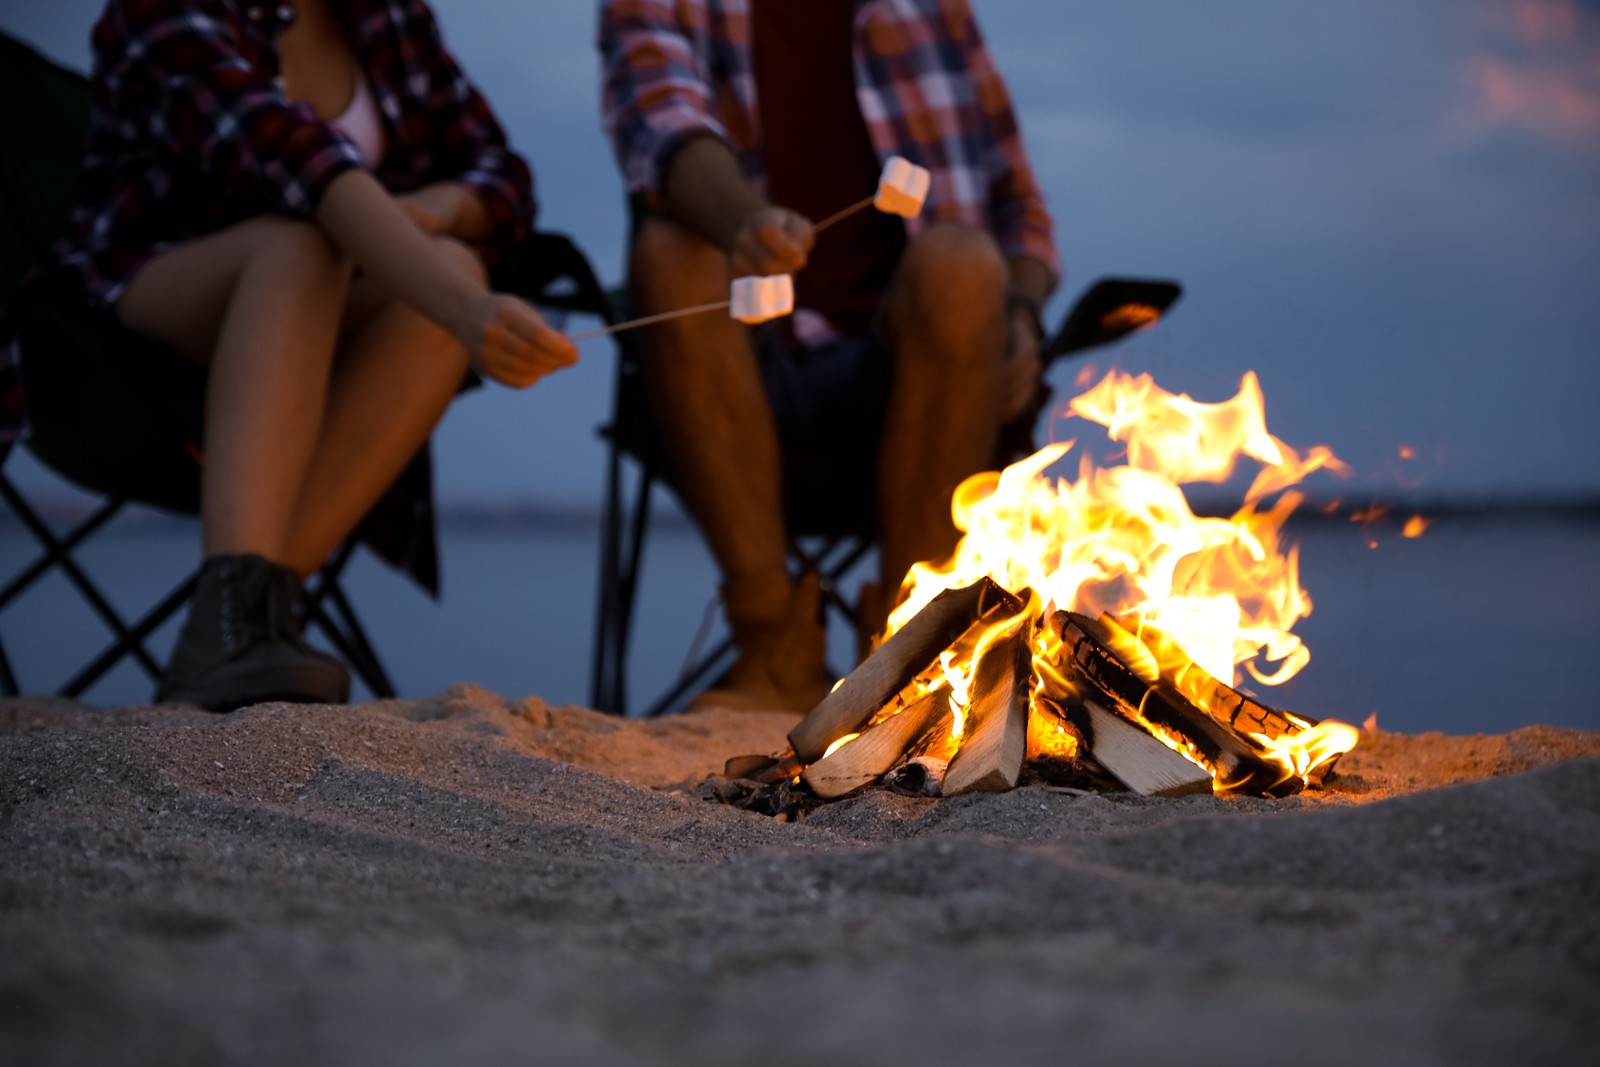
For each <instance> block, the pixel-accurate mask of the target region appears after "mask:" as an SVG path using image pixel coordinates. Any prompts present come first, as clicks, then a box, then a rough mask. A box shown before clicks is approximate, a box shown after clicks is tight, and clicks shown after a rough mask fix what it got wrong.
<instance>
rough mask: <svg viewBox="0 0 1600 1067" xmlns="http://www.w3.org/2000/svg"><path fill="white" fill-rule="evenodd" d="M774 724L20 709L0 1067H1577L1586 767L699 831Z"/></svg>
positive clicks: (922, 804)
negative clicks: (711, 787) (49, 1066)
mask: <svg viewBox="0 0 1600 1067" xmlns="http://www.w3.org/2000/svg"><path fill="white" fill-rule="evenodd" d="M789 725H791V720H790V719H788V718H785V717H783V716H778V715H763V714H750V713H746V714H743V715H738V714H732V713H710V714H699V715H689V716H684V717H681V718H677V719H672V720H668V721H662V722H653V723H639V722H623V721H618V720H614V719H610V718H607V717H605V716H601V715H598V714H596V713H594V712H591V711H587V710H584V709H581V708H549V707H546V706H545V705H544V704H543V703H541V702H540V701H538V700H533V699H524V700H517V701H508V700H504V699H502V698H500V697H499V696H496V695H495V694H493V693H489V692H486V691H484V690H481V689H477V688H474V687H470V686H463V687H456V688H453V689H451V690H448V691H446V692H445V693H442V694H439V695H437V696H435V697H432V698H429V699H426V700H421V701H415V702H401V701H390V702H382V703H373V704H365V705H359V706H354V707H348V708H332V707H297V706H289V705H263V706H261V707H257V708H253V709H249V710H246V711H242V712H239V713H236V714H233V715H228V716H213V715H206V714H203V713H200V712H188V711H179V710H170V709H155V708H144V707H130V708H122V709H117V710H97V709H90V708H85V707H82V706H79V705H75V704H72V703H68V702H64V701H52V700H45V699H32V700H24V701H11V702H0V1063H4V1064H8V1065H9V1064H18V1065H21V1064H32V1063H84V1062H96V1063H101V1062H117V1063H136V1064H143V1063H149V1064H162V1065H175V1064H188V1063H196V1064H213V1063H301V1064H365V1063H372V1064H385V1065H403V1064H442V1063H474V1064H477V1063H483V1064H501V1063H504V1064H527V1063H549V1064H677V1063H682V1064H717V1063H736V1062H757V1063H763V1064H791V1063H793V1064H801V1063H803V1064H815V1065H823V1064H839V1063H852V1064H853V1063H863V1064H864V1063H878V1064H883V1063H890V1064H900V1063H916V1064H975V1063H1040V1064H1064V1063H1076V1062H1083V1063H1128V1064H1157V1063H1194V1064H1217V1065H1228V1067H1235V1065H1238V1064H1241V1063H1246V1064H1248V1063H1260V1062H1268V1061H1276V1062H1295V1063H1312V1064H1318V1063H1329V1064H1341V1065H1351V1064H1370V1063H1374V1062H1377V1063H1406V1064H1431V1063H1438V1064H1474V1063H1485V1064H1490V1063H1493V1064H1497V1065H1504V1064H1507V1063H1562V1062H1571V1063H1577V1062H1589V1061H1590V1060H1591V1057H1590V1056H1588V1055H1585V1053H1586V1051H1588V1050H1591V1049H1592V1048H1593V1047H1594V1046H1595V1044H1596V1041H1597V1039H1600V1012H1597V1011H1596V1009H1597V1008H1600V916H1597V912H1600V734H1595V733H1587V732H1582V731H1573V730H1558V729H1552V728H1548V727H1530V728H1527V729H1523V730H1518V731H1516V732H1514V733H1511V734H1508V735H1505V736H1499V737H1481V736H1480V737H1450V736H1443V735H1438V734H1429V735H1422V736H1401V735H1396V734H1390V733H1378V734H1376V735H1375V736H1370V737H1368V738H1366V739H1365V742H1364V744H1363V746H1362V747H1361V748H1360V749H1358V750H1357V751H1356V752H1355V753H1352V754H1351V755H1350V756H1349V757H1347V758H1346V760H1345V761H1344V763H1343V764H1342V773H1341V774H1340V775H1339V776H1338V777H1337V778H1335V779H1334V780H1333V781H1332V782H1331V783H1330V788H1329V789H1327V790H1326V791H1323V792H1320V793H1316V794H1307V795H1304V796H1300V797H1295V798H1290V799H1288V800H1282V801H1267V800H1251V799H1217V798H1212V797H1191V798H1186V799H1182V800H1151V799H1140V798H1136V797H1131V796H1126V795H1115V796H1093V797H1079V796H1071V795H1066V794H1061V793H1053V792H1048V791H1046V790H1044V789H1042V788H1038V787H1033V788H1025V789H1020V790H1017V791H1014V792H1012V793H1008V794H1004V795H995V796H977V797H963V798H957V799H952V800H930V799H922V798H911V797H904V796H898V795H894V794H890V793H884V792H877V793H870V794H867V795H864V796H860V797H856V798H852V799H846V800H844V801H841V802H838V803H835V804H831V805H828V806H826V807H824V808H822V809H820V810H818V811H816V812H814V813H813V814H811V815H809V816H807V817H806V818H805V819H803V820H801V821H799V822H796V823H782V822H778V821H775V820H772V819H769V818H765V817H762V816H759V815H754V814H751V813H748V812H742V811H738V810H734V809H732V808H729V807H726V806H722V805H719V804H716V803H713V802H709V801H707V800H703V799H700V798H699V797H697V796H696V795H695V794H694V792H693V787H694V785H696V784H697V783H699V782H700V781H701V780H702V779H703V778H704V777H705V776H706V775H707V774H710V773H713V772H716V771H717V770H719V769H720V767H721V765H722V762H723V760H724V759H725V758H727V757H728V756H730V755H736V754H741V753H753V752H766V751H774V750H776V749H778V748H780V747H782V737H783V734H784V733H785V731H786V730H787V729H788V727H789Z"/></svg>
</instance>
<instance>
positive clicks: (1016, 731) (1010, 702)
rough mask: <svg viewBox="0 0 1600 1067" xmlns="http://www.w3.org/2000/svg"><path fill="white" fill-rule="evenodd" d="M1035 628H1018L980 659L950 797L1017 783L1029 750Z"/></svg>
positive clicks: (947, 785) (947, 780) (947, 789)
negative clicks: (1031, 646) (1031, 636)
mask: <svg viewBox="0 0 1600 1067" xmlns="http://www.w3.org/2000/svg"><path fill="white" fill-rule="evenodd" d="M1031 630H1032V627H1031V626H1030V625H1018V626H1016V627H1015V628H1013V629H1012V630H1011V632H1010V633H1008V634H1006V635H1005V636H1003V637H1001V638H1000V639H999V640H998V641H996V642H995V643H994V644H993V645H991V646H989V648H988V649H987V650H986V651H985V652H984V653H983V656H982V658H980V659H979V660H978V666H977V669H976V670H974V671H973V679H972V686H971V694H972V695H971V704H970V706H969V707H968V709H967V724H966V728H965V729H964V730H963V732H962V736H961V747H960V749H958V750H957V751H956V755H955V758H954V759H952V760H951V761H950V769H949V770H948V771H946V772H945V776H944V795H945V796H952V797H953V796H959V795H960V794H962V793H999V792H1003V791H1005V790H1007V789H1010V788H1012V787H1014V786H1015V785H1016V784H1017V778H1018V777H1020V776H1021V774H1022V761H1023V758H1024V757H1025V756H1026V755H1027V749H1028V675H1029V665H1030V662H1031V660H1030V657H1029V654H1028V640H1027V639H1028V636H1029V632H1030V631H1031Z"/></svg>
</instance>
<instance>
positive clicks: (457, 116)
mask: <svg viewBox="0 0 1600 1067" xmlns="http://www.w3.org/2000/svg"><path fill="white" fill-rule="evenodd" d="M93 45H94V67H93V72H92V74H91V78H90V88H91V94H92V115H91V120H90V128H89V133H88V140H87V146H86V152H85V161H84V168H83V173H82V179H81V183H80V188H79V194H78V206H77V208H76V211H75V214H74V217H73V220H72V224H71V226H70V228H69V231H68V233H67V235H66V236H65V237H64V238H63V239H62V241H60V242H59V243H58V245H57V246H56V249H55V250H54V256H53V258H54V262H53V263H51V264H49V265H48V266H47V269H46V270H44V271H42V272H40V273H38V274H37V275H36V276H35V278H34V279H33V281H32V282H31V283H30V284H29V285H28V286H26V287H25V290H24V293H23V294H22V295H21V296H19V298H18V301H17V302H16V304H17V309H18V311H19V314H18V315H16V316H14V318H16V319H19V320H23V325H22V327H21V341H20V344H19V345H17V346H16V348H17V349H20V356H21V361H22V372H23V374H22V379H23V383H24V384H25V385H27V386H28V387H29V390H28V391H29V392H37V393H39V394H42V395H38V396H33V397H29V398H28V399H29V404H28V406H29V408H30V409H33V411H34V415H35V421H36V426H35V431H36V433H37V434H38V435H39V437H40V438H41V439H42V438H44V437H46V436H53V437H54V438H55V439H58V440H59V439H60V438H61V437H62V436H63V431H64V428H63V427H58V426H51V425H48V420H49V418H50V414H49V413H50V412H53V411H55V410H56V409H57V407H59V406H63V405H57V404H56V403H55V401H56V400H57V399H58V397H57V396H55V395H54V393H56V392H58V391H60V390H61V389H63V388H66V389H73V388H78V387H79V385H80V384H81V387H82V388H84V389H93V388H95V387H96V386H95V383H93V382H86V383H71V382H69V383H68V384H67V385H65V386H63V385H62V382H61V379H62V377H63V376H62V375H61V374H59V373H50V371H51V370H52V368H49V367H48V366H46V364H48V362H49V361H50V360H52V359H53V358H56V357H57V353H56V352H55V351H54V350H49V351H42V352H40V353H39V354H38V356H37V360H38V361H39V365H35V363H34V360H35V356H34V354H33V353H31V352H30V351H29V350H28V344H27V336H28V332H27V326H26V323H25V319H26V314H27V312H26V310H25V309H26V307H27V306H28V304H29V301H30V300H33V301H35V302H37V301H41V300H46V299H50V300H61V299H65V300H67V301H68V302H69V303H70V302H76V306H78V307H79V308H82V309H84V313H85V314H93V313H95V312H96V311H97V310H100V309H108V310H109V311H110V312H111V313H113V314H114V315H115V317H116V319H117V320H118V321H119V322H120V323H121V324H122V325H123V326H124V327H126V328H127V329H128V330H131V331H132V332H133V333H135V334H138V335H141V336H142V337H144V338H149V339H152V340H154V341H158V342H160V343H161V344H162V345H165V346H167V347H169V348H170V349H172V350H175V351H176V352H177V353H179V354H181V356H183V357H186V358H187V359H188V360H191V361H193V363H194V364H196V365H199V366H203V367H204V372H203V373H200V374H195V375H193V376H192V378H193V380H194V381H196V382H197V383H198V384H196V385H195V386H194V387H193V390H194V397H193V404H194V406H195V408H196V409H197V410H200V409H203V415H202V418H203V439H202V441H201V445H200V449H201V453H202V455H203V458H202V461H201V469H200V483H201V484H200V509H201V533H202V541H203V552H204V563H203V566H202V569H201V572H200V577H199V585H198V587H197V589H196V591H195V593H194V597H193V600H192V601H191V604H190V607H189V613H188V617H187V619H186V621H185V623H184V625H183V628H182V631H181V634H180V636H179V638H178V642H177V646H176V648H175V650H174V652H173V654H172V658H171V661H170V664H169V666H168V668H167V670H166V672H165V675H164V677H163V678H162V680H161V683H160V686H159V688H158V691H157V699H158V700H162V701H171V702H179V703H190V704H197V705H200V706H203V707H207V708H211V709H213V710H229V709H231V708H234V707H238V706H240V705H244V704H249V703H256V702H259V701H262V700H267V699H279V700H301V701H327V702H338V701H343V700H345V699H347V696H348V691H349V675H348V673H347V672H346V670H345V668H344V666H343V665H342V664H341V663H339V662H338V661H337V660H336V659H334V658H333V657H331V656H328V655H325V654H323V653H321V652H318V651H315V650H313V649H311V648H310V647H308V646H307V645H306V643H305V641H304V639H303V635H302V632H301V626H300V623H299V621H298V619H297V615H296V612H295V610H294V608H295V605H296V602H297V600H298V598H299V597H300V596H301V595H302V591H301V579H302V578H303V577H304V576H306V575H308V574H309V573H310V572H312V571H313V570H315V569H316V568H317V567H318V566H320V565H321V563H322V562H323V560H324V559H325V557H326V556H327V555H328V554H329V553H330V552H331V551H332V550H333V548H334V547H335V546H337V545H338V544H339V543H340V542H341V541H343V540H344V539H345V538H346V537H347V536H348V535H349V534H350V532H351V531H352V530H353V529H354V528H355V526H356V525H357V523H358V522H360V521H361V520H362V518H363V516H365V515H366V514H367V513H368V511H369V510H370V509H372V507H373V505H374V503H375V502H377V501H378V500H379V498H380V497H381V496H382V495H383V494H384V493H385V490H386V489H388V488H389V487H390V486H391V483H394V482H395V480H396V477H397V476H398V475H400V473H401V472H402V470H403V469H405V468H406V467H407V465H408V463H410V462H411V461H412V459H413V457H414V456H417V455H418V454H419V451H420V450H422V449H424V448H425V445H426V442H427V440H428V436H429V434H430V432H431V431H432V429H433V427H434V425H435V424H436V423H437V422H438V420H439V418H440V416H441V415H442V414H443V413H444V410H445V408H446V406H447V405H448V404H449V402H450V400H451V398H452V396H454V395H455V393H456V392H457V391H458V389H459V388H460V387H461V386H462V384H463V381H464V380H465V378H466V376H467V374H468V370H469V368H470V369H471V370H474V371H477V372H478V373H480V374H482V375H484V376H486V377H488V378H491V379H493V380H495V381H497V382H501V383H503V384H505V385H508V386H513V387H516V388H523V387H526V386H528V385H531V384H532V383H533V382H535V381H537V380H538V379H539V378H540V377H542V376H543V375H545V374H548V373H550V372H551V371H553V370H556V369H558V368H560V367H563V366H566V365H569V364H571V363H572V362H574V360H575V359H576V352H575V350H574V348H573V346H572V344H571V342H570V341H568V340H567V338H565V337H564V336H562V335H561V334H560V333H558V332H556V331H555V330H553V329H552V328H550V327H549V326H548V325H547V324H546V323H545V322H544V321H543V320H542V319H541V318H540V316H539V314H538V313H537V312H536V311H535V310H534V309H533V308H532V307H531V306H529V305H528V304H526V303H525V302H523V301H522V300H520V299H517V298H515V297H512V296H507V295H501V294H496V293H493V292H491V291H490V290H489V288H488V286H487V284H486V277H487V275H486V267H485V264H486V262H488V261H490V260H492V258H493V257H495V256H497V255H500V254H501V253H503V252H504V251H506V250H507V249H508V248H510V247H511V246H513V245H514V244H515V243H516V242H517V241H518V240H519V239H521V238H522V237H524V236H526V235H527V234H528V233H529V232H530V230H531V225H532V218H533V212H534V203H533V195H532V186H531V176H530V174H529V171H528V168H527V165H526V164H525V163H524V162H523V161H522V160H521V159H519V158H518V157H517V156H516V155H515V154H513V153H512V152H511V151H510V150H509V149H508V148H507V146H506V143H505V138H504V136H503V134H502V133H501V130H500V128H499V126H498V124H497V123H496V121H495V118H494V116H493V114H492V113H491V111H490V110H489V107H488V105H487V104H486V103H485V101H484V99H483V97H482V96H481V95H479V93H478V92H477V91H476V90H475V89H474V88H473V87H472V86H471V84H470V83H469V82H468V81H467V80H466V78H465V77H464V75H463V74H462V72H461V71H460V69H459V68H458V67H457V66H456V64H455V62H454V60H453V59H452V58H451V57H450V54H449V53H448V52H447V51H446V50H445V48H444V45H443V43H442V41H441V40H440V38H439V34H438V29H437V26H436V24H435V22H434V18H433V15H432V13H431V12H430V11H429V9H428V7H427V6H426V5H425V4H424V3H422V2H421V0H341V2H334V0H295V2H294V3H292V4H290V3H282V2H280V3H261V4H255V3H251V4H244V3H237V2H232V0H183V2H176V3H174V2H157V0H110V2H109V3H107V5H106V7H105V10H104V12H103V14H102V15H101V17H100V19H99V21H98V22H97V23H96V25H95V28H94V34H93ZM45 291H49V292H50V293H51V294H53V295H51V296H48V297H46V296H42V295H41V294H42V293H44V292H45ZM62 294H65V295H64V296H63V295H62ZM138 347H139V346H137V345H134V346H130V351H129V352H128V353H126V354H119V358H125V359H129V360H144V359H151V357H150V356H149V355H148V353H144V352H140V351H139V350H138ZM0 348H5V349H12V346H10V345H4V344H0ZM12 350H13V351H15V349H12ZM61 358H66V357H64V356H63V357H61ZM131 371H132V375H133V376H134V378H135V379H136V380H142V381H144V382H146V383H151V382H157V381H160V382H166V381H176V380H178V379H174V378H172V377H171V376H170V375H169V374H168V373H167V372H166V371H165V370H164V369H162V368H159V367H157V366H156V365H155V364H154V362H152V363H150V364H149V365H148V366H146V365H140V366H136V367H133V368H131ZM14 377H15V376H14V375H13V378H14ZM36 381H37V382H41V383H47V384H46V385H44V386H41V388H39V389H37V390H35V389H33V388H32V387H33V386H34V384H35V382H36ZM64 406H66V407H70V405H64ZM178 406H180V407H181V406H182V401H181V399H180V401H179V403H178ZM14 408H15V405H14V404H13V403H0V410H7V409H13V410H14ZM65 429H69V430H70V428H65ZM88 432H89V433H90V434H92V433H93V428H89V429H88ZM423 485H424V488H423V490H422V492H423V494H424V495H423V496H422V497H421V498H420V499H413V500H412V501H410V502H409V504H410V506H409V507H408V508H405V509H401V510H402V511H403V512H404V513H405V514H406V515H408V516H412V517H414V516H417V515H421V516H424V517H431V510H430V509H429V507H428V504H429V499H428V497H427V496H426V493H427V489H426V478H425V477H424V479H423ZM430 521H431V518H430ZM401 533H402V540H407V539H408V538H407V536H406V535H405V534H404V532H403V531H402V532H401ZM431 533H432V530H431V525H430V527H429V529H428V530H427V531H424V532H423V534H422V536H421V537H420V538H419V537H417V536H416V531H411V534H410V536H409V543H410V544H412V545H415V544H418V543H425V544H426V546H427V547H428V548H429V549H430V550H431V546H432V541H431Z"/></svg>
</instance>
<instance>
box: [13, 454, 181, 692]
mask: <svg viewBox="0 0 1600 1067" xmlns="http://www.w3.org/2000/svg"><path fill="white" fill-rule="evenodd" d="M0 496H3V497H4V498H5V501H6V504H7V505H9V506H10V508H11V510H12V511H13V512H15V513H16V515H17V517H18V518H20V519H21V520H22V521H23V524H24V525H26V526H27V527H28V529H29V531H30V532H31V533H32V534H33V536H34V538H35V539H36V540H37V541H38V542H39V543H40V544H41V545H42V546H44V549H45V553H46V555H47V556H48V558H49V564H48V566H55V567H60V568H61V573H63V574H65V575H66V576H67V579H68V580H69V581H70V582H72V584H73V585H74V586H75V587H76V588H77V590H78V594H79V595H80V596H82V597H83V599H84V600H86V601H87V602H88V603H89V606H90V607H91V608H92V609H94V612H95V614H97V615H99V616H100V621H101V622H103V623H104V624H105V625H106V627H107V628H108V629H109V630H110V631H111V632H112V633H113V634H115V635H116V637H117V639H118V640H117V643H116V644H114V645H113V646H112V649H113V650H116V649H120V650H121V651H119V652H118V656H119V657H120V656H123V655H131V656H133V657H134V658H135V659H137V660H138V661H139V664H140V666H142V667H143V668H144V669H145V672H146V673H147V674H149V675H150V677H151V678H159V677H160V676H161V667H160V666H159V665H158V664H157V663H156V661H155V660H154V659H153V658H152V657H151V656H150V653H149V652H147V651H146V650H145V647H144V645H143V644H142V643H141V642H142V641H143V635H140V636H135V635H134V633H133V631H132V630H131V629H130V628H129V626H128V624H127V623H126V622H124V621H123V618H122V616H121V615H120V614H119V613H118V612H117V610H116V609H115V608H113V607H112V606H111V604H110V602H109V601H107V600H106V598H105V596H104V595H103V594H102V593H101V592H100V590H99V588H98V587H96V586H95V584H94V583H93V582H92V581H90V580H89V576H88V575H87V574H85V573H84V572H83V569H82V568H81V567H79V566H78V564H77V561H76V560H74V559H73V558H72V556H71V555H70V554H69V551H68V549H67V548H66V547H64V546H63V543H62V542H61V541H60V540H58V539H57V538H56V536H55V535H54V534H53V533H51V532H50V528H49V527H48V526H46V525H45V524H44V522H43V520H41V519H40V518H39V516H38V515H37V514H36V513H35V512H34V510H33V509H32V508H30V507H29V506H28V504H27V502H26V501H25V500H23V499H22V495H21V494H20V493H18V492H17V490H16V488H15V487H14V486H13V485H12V484H11V480H10V479H9V478H5V477H0ZM122 503H123V502H122V501H121V500H112V501H110V502H109V503H107V504H106V505H104V506H102V508H101V509H100V511H99V512H97V513H96V514H95V516H93V517H91V518H90V519H89V520H87V521H89V522H96V521H97V520H98V521H99V522H103V521H104V518H102V515H104V513H105V511H106V509H107V508H110V509H112V511H115V510H116V509H117V508H120V507H121V506H122ZM105 517H106V518H108V517H109V515H106V516H105ZM74 532H75V533H76V531H74ZM81 539H82V538H81V537H80V538H78V540H81ZM72 543H73V544H76V543H77V541H73V542H72ZM153 628H154V627H152V629H153ZM146 632H147V633H148V631H146ZM96 662H99V661H98V660H97V661H96ZM105 669H106V668H104V667H102V668H101V670H100V673H102V674H103V673H104V672H105ZM87 673H88V671H87V669H85V670H84V671H81V672H79V677H81V676H83V675H84V674H87ZM98 676H99V675H98V674H97V675H96V677H98ZM76 680H77V679H76V678H75V679H74V681H76ZM80 691H81V690H80ZM63 695H67V696H76V695H77V694H76V693H66V692H65V691H63Z"/></svg>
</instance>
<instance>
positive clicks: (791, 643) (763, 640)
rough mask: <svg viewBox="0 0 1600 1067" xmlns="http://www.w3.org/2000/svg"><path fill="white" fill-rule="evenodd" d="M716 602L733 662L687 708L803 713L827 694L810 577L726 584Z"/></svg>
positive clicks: (815, 588)
mask: <svg viewBox="0 0 1600 1067" xmlns="http://www.w3.org/2000/svg"><path fill="white" fill-rule="evenodd" d="M722 602H723V612H724V614H725V615H726V616H727V618H728V627H729V629H731V630H732V631H733V639H734V643H735V644H737V645H738V646H739V658H738V659H737V660H735V661H734V664H733V666H732V667H730V668H728V673H727V674H725V675H723V677H722V679H721V681H719V682H718V683H717V685H716V686H715V687H714V688H712V689H708V690H706V691H705V692H704V693H701V694H700V695H699V696H697V697H696V698H695V699H694V700H693V701H691V702H690V704H689V707H690V708H691V709H703V708H711V707H721V708H735V709H738V710H748V711H793V712H807V711H810V710H811V709H812V708H813V707H815V706H816V705H817V703H818V702H819V701H820V700H821V699H822V698H823V697H825V696H827V695H828V690H829V688H830V687H831V686H832V684H833V678H832V677H831V676H830V675H829V674H828V669H827V666H826V665H825V663H824V662H823V661H824V658H825V654H826V651H827V647H826V646H827V633H826V630H825V629H824V627H823V623H822V592H821V579H820V578H819V577H818V576H817V574H816V573H815V572H812V571H808V572H807V573H806V574H804V575H802V576H801V578H800V579H799V581H796V582H793V583H791V582H790V581H789V576H788V575H787V574H786V573H783V572H781V571H780V572H776V573H774V574H771V575H760V576H746V577H743V578H737V579H730V580H729V581H727V582H725V583H723V587H722Z"/></svg>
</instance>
